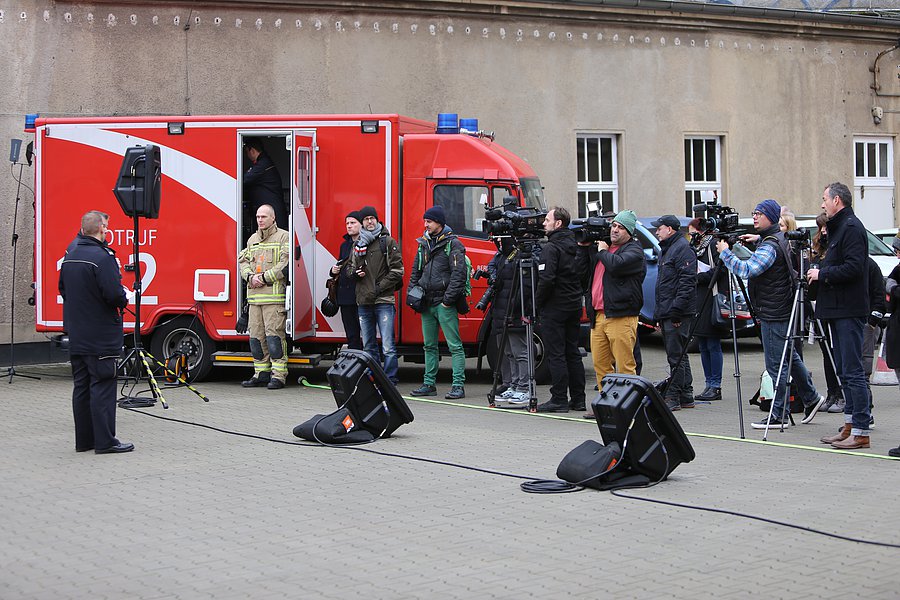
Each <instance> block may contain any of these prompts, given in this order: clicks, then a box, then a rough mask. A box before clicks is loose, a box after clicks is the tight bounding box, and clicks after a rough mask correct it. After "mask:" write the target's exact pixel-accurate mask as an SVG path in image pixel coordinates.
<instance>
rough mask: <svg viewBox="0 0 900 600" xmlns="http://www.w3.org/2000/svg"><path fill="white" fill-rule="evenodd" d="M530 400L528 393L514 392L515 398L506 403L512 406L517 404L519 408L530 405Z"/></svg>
mask: <svg viewBox="0 0 900 600" xmlns="http://www.w3.org/2000/svg"><path fill="white" fill-rule="evenodd" d="M529 400H530V398H529V397H528V392H513V396H511V397H510V398H507V399H506V401H507V402H509V403H510V404H515V405H517V406H519V405H522V404H528V401H529Z"/></svg>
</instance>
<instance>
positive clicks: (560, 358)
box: [535, 206, 584, 413]
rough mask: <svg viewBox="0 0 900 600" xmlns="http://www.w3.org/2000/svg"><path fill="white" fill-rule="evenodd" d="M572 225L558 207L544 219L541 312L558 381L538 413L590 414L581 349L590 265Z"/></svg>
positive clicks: (552, 372) (539, 288) (539, 292)
mask: <svg viewBox="0 0 900 600" xmlns="http://www.w3.org/2000/svg"><path fill="white" fill-rule="evenodd" d="M570 221H571V217H570V216H569V211H567V210H566V209H564V208H560V207H558V206H555V207H553V208H551V209H550V210H549V211H548V212H547V216H546V218H544V232H545V233H546V234H547V242H546V243H544V245H543V246H542V247H541V258H540V262H539V263H538V282H537V288H536V289H535V304H536V306H535V308H536V311H537V314H538V317H539V318H540V322H541V335H542V336H543V338H544V353H545V357H546V360H547V361H548V363H549V365H550V375H551V377H552V381H553V383H552V384H551V386H550V399H549V400H548V401H547V402H544V403H543V404H540V405H538V407H537V411H538V412H554V413H557V412H562V413H564V412H569V410H584V363H582V362H581V350H580V349H579V348H578V334H579V330H580V328H581V307H582V306H583V304H584V298H583V296H584V289H583V287H582V282H583V280H584V263H583V261H578V260H577V254H578V244H576V243H575V234H574V233H572V230H571V229H569V222H570ZM567 391H568V400H567V399H566V392H567Z"/></svg>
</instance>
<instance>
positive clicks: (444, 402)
mask: <svg viewBox="0 0 900 600" xmlns="http://www.w3.org/2000/svg"><path fill="white" fill-rule="evenodd" d="M300 383H301V384H302V385H304V386H306V387H309V388H316V389H320V390H331V388H330V387H328V386H327V385H317V384H314V383H310V382H309V380H307V379H306V377H301V378H300ZM401 397H402V398H403V399H404V400H411V401H414V402H424V403H426V404H439V405H443V406H458V407H460V408H472V409H475V410H489V411H493V412H498V411H499V412H503V413H508V414H520V415H528V416H530V417H540V418H543V419H556V420H559V421H573V422H576V423H587V424H591V425H594V424H595V422H594V421H591V420H590V419H583V418H581V417H569V416H566V415H561V414H553V413H532V412H528V411H527V410H516V409H507V408H497V407H491V406H487V405H479V404H465V403H462V402H449V401H447V400H438V399H436V398H434V399H432V398H421V397H419V396H402V395H401ZM684 433H685V435H688V436H691V437H702V438H708V439H711V440H724V441H728V442H746V443H748V444H760V445H763V446H777V447H780V448H796V449H798V450H812V451H814V452H830V453H832V454H846V455H847V456H862V457H865V458H879V459H881V460H900V458H896V457H893V456H883V455H881V454H872V453H869V452H853V451H851V450H839V449H837V448H820V447H818V446H804V445H802V444H785V443H783V442H769V441H764V440H754V439H750V438H743V439H742V438H739V437H734V436H730V435H715V434H711V433H691V432H688V431H685V432H684Z"/></svg>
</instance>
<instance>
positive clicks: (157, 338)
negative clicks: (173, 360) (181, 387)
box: [150, 317, 216, 381]
mask: <svg viewBox="0 0 900 600" xmlns="http://www.w3.org/2000/svg"><path fill="white" fill-rule="evenodd" d="M215 346H216V345H215V343H214V342H213V341H212V340H211V339H209V336H208V335H206V331H205V330H204V329H203V324H202V323H200V321H198V320H197V319H194V318H191V317H178V318H176V319H172V320H171V321H168V322H165V323H163V324H162V325H160V326H159V327H157V328H156V330H155V331H154V332H153V337H152V338H150V354H152V355H153V356H154V357H155V358H156V359H157V360H158V361H160V362H161V363H165V362H166V359H167V358H169V357H170V356H171V355H172V354H174V353H175V352H176V351H177V350H179V349H184V351H185V352H186V353H187V358H188V374H189V377H188V380H189V381H201V380H203V378H205V377H206V376H207V375H209V371H210V369H212V355H213V353H214V352H215V351H216V347H215Z"/></svg>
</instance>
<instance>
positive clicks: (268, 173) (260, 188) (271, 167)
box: [244, 138, 288, 231]
mask: <svg viewBox="0 0 900 600" xmlns="http://www.w3.org/2000/svg"><path fill="white" fill-rule="evenodd" d="M244 155H245V156H246V157H247V159H248V160H249V161H250V167H249V168H248V169H247V170H246V171H244V208H245V210H247V211H248V212H247V213H245V214H251V215H255V214H256V211H258V210H259V207H260V206H262V205H264V204H268V205H269V206H271V207H272V209H273V210H274V211H275V222H276V223H277V224H278V228H279V229H281V230H284V231H287V229H288V215H287V210H285V207H284V192H283V191H282V189H281V174H280V173H279V172H278V168H277V167H276V166H275V163H273V162H272V159H271V158H270V157H269V155H268V154H266V151H265V150H264V149H263V145H262V140H261V139H259V138H248V139H246V140H245V141H244Z"/></svg>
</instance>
